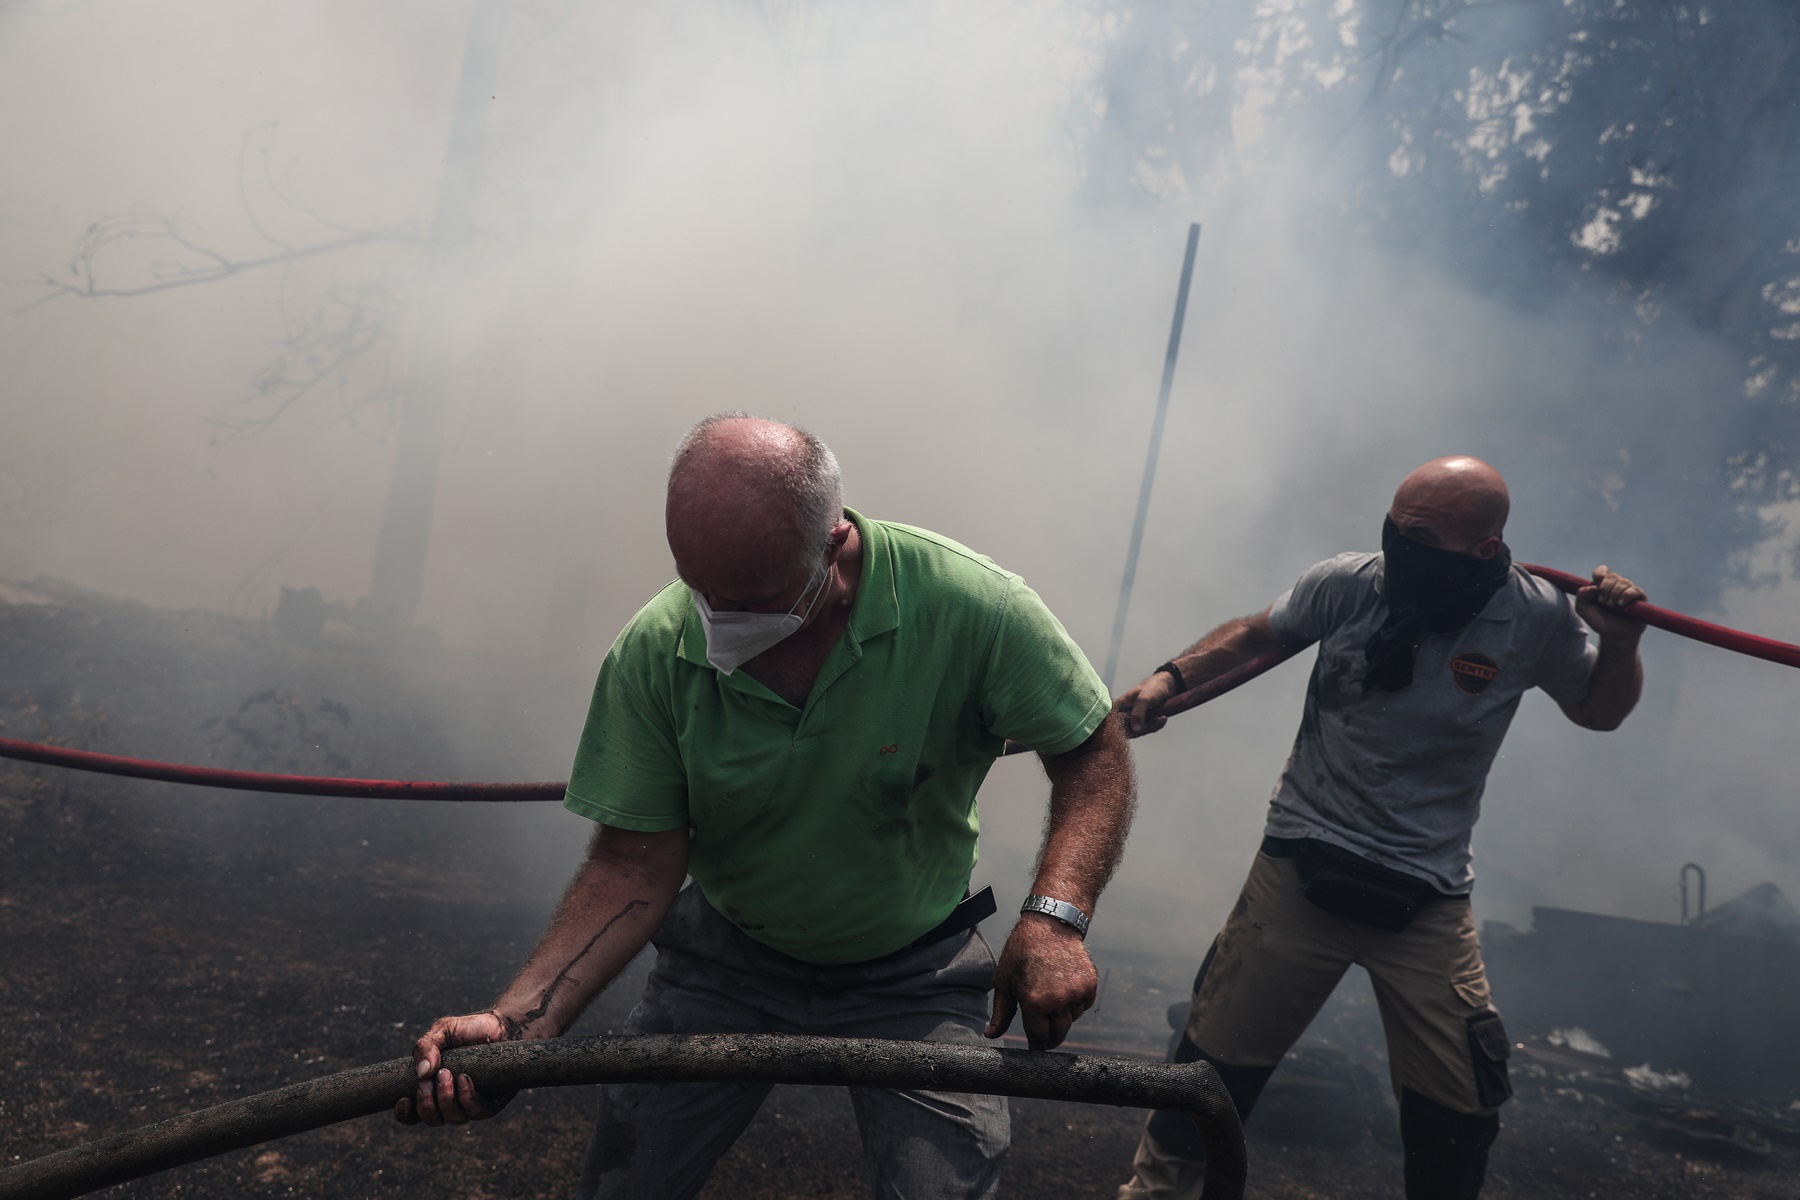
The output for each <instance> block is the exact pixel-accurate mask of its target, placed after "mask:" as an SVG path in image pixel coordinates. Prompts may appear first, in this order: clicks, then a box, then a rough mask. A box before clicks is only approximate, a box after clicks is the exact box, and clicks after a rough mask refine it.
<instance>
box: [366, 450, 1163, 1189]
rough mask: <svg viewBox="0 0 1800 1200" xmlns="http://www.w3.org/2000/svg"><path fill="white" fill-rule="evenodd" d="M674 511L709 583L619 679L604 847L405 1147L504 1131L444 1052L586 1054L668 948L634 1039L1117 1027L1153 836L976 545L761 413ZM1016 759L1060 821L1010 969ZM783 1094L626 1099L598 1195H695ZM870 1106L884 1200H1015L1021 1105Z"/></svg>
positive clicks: (456, 1022) (860, 1106)
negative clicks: (629, 973)
mask: <svg viewBox="0 0 1800 1200" xmlns="http://www.w3.org/2000/svg"><path fill="white" fill-rule="evenodd" d="M666 515H667V526H668V538H669V548H670V550H671V551H672V552H673V554H674V558H675V565H676V568H677V571H678V573H679V576H680V578H679V579H678V580H677V581H676V582H674V583H671V584H670V585H669V586H668V587H666V588H664V589H663V590H662V591H661V592H660V593H658V594H657V595H656V596H655V597H654V598H653V599H652V600H651V601H650V603H649V604H647V605H645V606H644V608H643V610H642V611H640V612H639V613H638V615H637V616H636V617H634V618H633V619H632V621H631V623H630V624H629V625H627V626H626V627H625V630H624V632H622V633H621V634H620V635H619V638H618V640H617V641H616V642H615V643H614V644H613V647H612V650H611V652H610V653H608V654H607V656H606V660H605V662H604V663H603V664H602V666H601V669H600V678H599V681H598V683H597V684H596V685H595V689H594V698H593V703H592V706H591V707H590V709H589V712H588V719H587V725H586V727H585V729H584V730H583V732H582V736H581V743H580V746H579V748H578V750H577V752H576V759H575V766H574V771H573V774H572V777H571V779H570V781H569V792H568V797H567V800H566V804H567V806H568V807H569V808H570V809H571V810H572V811H574V812H577V813H580V814H581V815H583V816H585V817H588V818H590V819H592V820H593V821H594V822H595V831H594V838H593V842H592V844H591V845H590V847H589V851H588V857H587V860H586V861H585V862H584V863H583V865H582V867H581V869H580V870H579V872H578V873H577V874H576V877H575V880H574V881H573V882H572V883H571V884H570V886H569V890H568V893H567V894H566V895H565V896H564V898H563V901H562V903H561V905H560V906H559V908H558V910H557V913H556V916H555V918H554V919H553V920H552V922H551V925H550V928H549V930H548V931H547V932H546V933H545V934H544V937H543V939H542V941H541V942H540V943H539V945H538V948H537V950H536V951H535V952H534V953H533V954H532V956H531V958H530V960H529V961H528V962H527V963H526V965H525V967H524V969H523V970H522V971H521V972H520V973H519V975H518V977H517V978H516V979H515V980H514V981H513V983H512V984H511V985H510V986H509V987H508V988H507V989H506V990H505V991H504V992H502V993H501V995H500V997H499V998H498V999H497V1000H496V1001H494V1003H493V1006H492V1007H491V1008H489V1009H488V1010H486V1011H484V1012H479V1013H472V1014H468V1015H464V1016H457V1017H445V1018H442V1019H441V1020H439V1021H438V1022H437V1023H436V1024H434V1025H433V1026H432V1027H431V1029H430V1030H429V1031H428V1032H427V1033H426V1034H425V1036H424V1037H422V1038H420V1039H419V1042H418V1043H417V1045H416V1046H415V1047H414V1051H413V1055H414V1059H415V1062H416V1063H417V1067H418V1076H419V1086H418V1090H417V1094H416V1095H415V1096H412V1097H408V1098H406V1099H403V1100H401V1101H400V1102H399V1104H398V1105H397V1106H396V1110H395V1113H396V1116H398V1117H399V1118H400V1119H401V1120H402V1121H405V1122H408V1123H412V1122H416V1121H421V1120H422V1121H424V1122H426V1123H427V1124H432V1125H438V1124H445V1123H449V1124H461V1123H463V1122H466V1121H469V1120H475V1119H481V1118H483V1117H487V1116H491V1115H492V1114H493V1113H494V1112H496V1111H498V1109H499V1107H500V1106H501V1105H502V1104H504V1103H505V1099H506V1098H505V1097H497V1096H491V1095H484V1094H482V1093H480V1092H477V1091H476V1090H475V1087H474V1085H473V1083H472V1082H471V1081H470V1080H469V1079H468V1077H467V1076H457V1077H453V1076H452V1075H451V1073H450V1072H449V1071H447V1070H445V1069H443V1068H442V1067H441V1064H440V1061H439V1059H440V1055H441V1053H442V1051H443V1050H445V1049H447V1048H448V1047H451V1046H456V1045H467V1044H471V1043H482V1042H494V1041H501V1040H516V1039H521V1038H541V1037H554V1036H556V1035H558V1034H559V1033H561V1032H562V1031H563V1030H565V1029H567V1028H568V1027H569V1025H570V1024H571V1023H572V1022H573V1021H574V1020H575V1018H576V1017H577V1016H578V1015H579V1014H580V1013H581V1011H582V1009H583V1008H585V1007H586V1006H587V1004H588V1003H589V1001H591V1000H592V999H593V997H594V996H595V995H596V994H598V992H599V991H600V989H601V988H603V987H604V986H605V985H606V984H607V982H608V981H610V980H611V979H612V978H613V977H614V976H615V975H616V974H617V973H618V972H619V970H620V969H622V968H623V967H624V966H625V964H626V963H628V962H630V961H631V959H632V958H633V957H634V956H635V955H636V954H637V952H638V951H639V950H640V949H642V947H643V945H644V943H645V942H646V941H654V942H655V944H656V947H657V959H656V966H655V968H654V969H653V971H652V972H651V976H650V980H649V983H648V985H647V986H646V989H645V992H644V997H643V999H642V1000H641V1001H640V1002H639V1004H638V1006H637V1007H636V1008H635V1009H634V1010H633V1011H632V1014H631V1017H630V1019H629V1021H628V1024H627V1031H628V1032H633V1033H727V1032H789V1033H807V1034H823V1035H832V1036H848V1037H890V1038H910V1039H918V1040H932V1041H953V1042H955V1041H965V1042H966V1041H974V1040H976V1039H977V1038H978V1037H979V1036H980V1035H981V1034H982V1033H983V1032H985V1034H986V1036H988V1037H990V1038H993V1037H999V1036H1000V1035H1001V1034H1002V1033H1004V1032H1005V1031H1006V1029H1007V1028H1008V1027H1009V1026H1010V1024H1011V1022H1012V1019H1013V1017H1014V1015H1015V1014H1017V1015H1018V1016H1019V1017H1020V1018H1021V1021H1022V1023H1023V1025H1024V1029H1025V1033H1026V1035H1027V1037H1028V1038H1029V1040H1030V1042H1031V1044H1032V1045H1033V1046H1034V1047H1036V1048H1050V1047H1054V1046H1056V1045H1058V1044H1059V1043H1060V1042H1061V1041H1062V1040H1063V1038H1064V1036H1065V1035H1066V1034H1067V1032H1068V1029H1069V1026H1070V1024H1071V1023H1072V1022H1073V1021H1074V1020H1075V1019H1076V1018H1077V1017H1079V1016H1080V1015H1081V1014H1082V1013H1083V1012H1085V1011H1086V1010H1087V1009H1088V1008H1089V1007H1090V1006H1091V1005H1092V1004H1093V1001H1094V993H1095V985H1096V978H1095V973H1094V967H1093V963H1092V962H1091V961H1090V960H1089V958H1088V955H1087V952H1086V949H1085V948H1084V946H1083V944H1082V940H1081V939H1082V936H1083V935H1084V934H1085V933H1086V928H1087V921H1088V918H1089V916H1090V915H1091V914H1092V912H1093V910H1094V903H1095V901H1096V899H1097V898H1098V896H1099V893H1100V890H1101V889H1102V888H1103V887H1104V886H1105V884H1106V881H1107V879H1108V878H1109V877H1110V876H1111V874H1112V871H1113V868H1114V867H1115V866H1116V865H1117V862H1118V858H1119V852H1120V849H1121V847H1122V846H1123V843H1124V839H1125V833H1126V829H1127V827H1128V826H1129V824H1130V819H1131V810H1132V804H1133V784H1132V772H1131V760H1130V755H1129V751H1128V749H1127V746H1126V741H1125V735H1124V729H1123V726H1122V725H1121V723H1120V722H1118V721H1117V720H1109V719H1108V711H1109V709H1110V707H1111V703H1110V698H1109V697H1108V695H1107V693H1106V690H1105V688H1104V687H1103V686H1102V685H1101V683H1100V680H1099V679H1098V677H1096V676H1095V674H1094V671H1093V669H1092V668H1091V667H1090V666H1089V665H1088V662H1087V660H1086V659H1085V658H1084V657H1083V656H1082V654H1081V651H1080V650H1079V649H1078V648H1077V647H1076V646H1075V644H1074V643H1073V642H1072V641H1071V640H1070V638H1069V636H1068V635H1067V633H1065V632H1064V631H1063V628H1062V626H1061V625H1060V624H1059V623H1058V622H1057V620H1056V618H1055V617H1054V616H1052V615H1051V613H1050V611H1049V610H1048V609H1047V608H1045V607H1044V604H1043V602H1042V601H1041V600H1039V599H1038V597H1037V595H1036V594H1035V593H1034V592H1032V590H1031V589H1030V588H1028V587H1026V586H1025V584H1024V581H1023V580H1021V579H1020V578H1019V577H1018V576H1016V575H1013V574H1010V573H1008V572H1006V571H1003V570H1001V569H1000V568H999V567H997V566H995V565H994V564H993V563H992V562H990V561H989V560H988V559H986V558H983V557H982V556H980V555H978V554H976V553H974V552H973V551H970V550H968V549H966V548H964V547H962V546H959V545H957V544H956V543H955V542H952V541H950V540H948V539H946V538H941V537H938V536H937V535H935V534H932V533H927V532H925V531H924V530H920V529H914V528H911V527H909V526H905V525H895V524H890V523H887V522H882V521H875V520H871V519H869V518H867V517H864V516H862V515H861V514H859V513H856V512H854V511H851V510H849V509H845V508H844V507H843V501H842V490H841V485H840V483H839V479H838V468H837V461H836V459H835V458H834V457H833V456H832V454H831V451H830V450H828V449H826V448H825V446H824V445H823V444H822V443H820V442H819V441H818V440H817V439H816V438H814V437H812V436H811V435H810V434H807V433H805V432H803V431H801V430H798V429H794V428H792V427H790V426H786V425H781V424H777V423H775V422H771V421H761V420H757V419H754V418H750V417H745V416H743V415H741V414H729V415H726V416H721V417H711V418H708V419H707V420H705V421H702V422H701V423H700V424H699V425H697V426H695V427H694V429H693V430H692V431H691V432H690V433H689V434H688V436H687V437H686V438H685V439H684V440H683V442H682V444H681V446H680V447H679V448H678V449H677V451H676V454H675V459H674V464H673V466H672V468H671V470H670V473H669V493H668V506H667V514H666ZM1009 738H1010V739H1015V740H1017V741H1020V742H1022V743H1024V744H1025V745H1027V746H1029V747H1031V748H1032V749H1034V750H1036V751H1037V752H1038V753H1039V755H1040V756H1041V758H1042V761H1043V763H1044V766H1045V769H1046V771H1047V773H1048V774H1049V776H1050V780H1051V791H1050V819H1049V822H1048V826H1047V831H1046V834H1045V840H1044V847H1043V851H1042V853H1041V855H1040V859H1039V864H1038V870H1037V875H1036V878H1035V880H1034V883H1033V887H1032V895H1031V897H1030V898H1029V899H1028V900H1027V902H1026V908H1025V909H1024V910H1022V915H1021V917H1020V919H1019V921H1018V923H1017V924H1016V925H1015V926H1014V927H1013V930H1012V933H1011V936H1010V937H1009V938H1008V939H1007V943H1006V946H1005V948H1004V950H1003V951H1002V953H1001V956H1000V960H999V963H998V966H997V967H996V964H995V961H994V958H993V955H992V954H991V952H990V951H989V950H988V947H987V943H986V941H985V940H984V939H983V938H982V937H981V935H980V934H979V933H977V932H976V931H975V930H974V923H975V922H976V921H978V920H980V919H981V917H982V916H985V915H986V914H987V913H989V912H991V911H992V901H991V899H988V897H987V895H986V893H984V894H983V895H982V896H978V897H975V898H972V899H965V897H967V895H968V883H969V873H970V870H971V869H972V868H973V866H974V864H975V848H976V836H977V832H978V828H979V826H978V822H977V818H976V811H975V793H976V791H977V790H978V789H979V787H980V786H981V781H982V779H983V778H984V777H985V776H986V774H987V771H988V768H989V767H990V766H991V765H992V763H993V761H994V758H995V757H996V756H997V755H998V754H999V753H1000V750H1001V747H1002V746H1003V744H1004V743H1005V741H1006V740H1007V739H1009ZM690 874H691V876H692V878H693V886H691V887H688V888H686V889H683V887H682V883H683V880H684V878H686V877H687V876H688V875H690ZM983 900H986V901H987V907H986V908H985V909H983V908H981V907H980V904H981V902H982V901H983ZM990 989H992V990H993V993H994V996H993V1002H992V1006H991V1009H990V1007H989V1005H988V1002H987V993H988V992H989V990H990ZM767 1091H768V1088H767V1086H765V1085H754V1084H681V1085H662V1086H655V1085H613V1086H608V1087H605V1088H603V1089H602V1098H601V1106H600V1118H599V1122H598V1124H597V1127H596V1129H595V1133H594V1137H593V1140H592V1142H591V1143H590V1144H589V1147H588V1151H587V1156H586V1160H585V1163H584V1166H583V1170H582V1178H581V1182H580V1185H579V1187H578V1189H577V1192H576V1194H577V1196H579V1197H596V1198H600V1197H604V1198H623V1197H633V1198H641V1197H670V1198H674V1197H688V1196H692V1195H694V1194H695V1193H696V1192H698V1191H699V1190H700V1188H701V1186H702V1185H703V1184H704V1182H705V1180H706V1176H707V1173H708V1172H709V1171H710V1169H711V1167H712V1164H713V1163H714V1162H715V1161H717V1159H718V1157H719V1156H720V1155H721V1154H723V1153H724V1152H725V1150H726V1149H727V1148H729V1146H730V1145H731V1143H732V1141H733V1140H735V1139H736V1137H737V1136H738V1134H739V1133H741V1132H742V1131H743V1129H744V1127H745V1126H746V1125H747V1124H748V1123H749V1121H750V1119H751V1117H752V1116H754V1114H755V1112H756V1109H757V1107H758V1105H760V1104H761V1102H762V1099H763V1096H764V1095H765V1094H766V1093H767ZM852 1100H853V1103H854V1106H855V1109H856V1114H857V1120H858V1124H859V1126H860V1128H861V1130H862V1135H863V1145H864V1149H865V1151H866V1153H867V1155H868V1158H869V1162H870V1166H871V1168H872V1170H873V1172H874V1176H875V1183H876V1189H877V1192H878V1193H879V1194H881V1195H893V1196H906V1197H909V1198H911V1197H920V1198H923V1197H943V1198H945V1200H949V1198H951V1197H957V1198H961V1197H985V1196H991V1195H992V1194H993V1192H994V1189H995V1187H996V1186H997V1184H998V1180H999V1169H1000V1162H1001V1159H1002V1157H1003V1156H1004V1153H1005V1150H1006V1144H1007V1138H1008V1122H1007V1110H1006V1106H1005V1102H1004V1101H1003V1100H999V1099H996V1098H994V1097H982V1096H963V1095H950V1094H946V1093H940V1092H922V1091H899V1090H891V1089H876V1088H863V1089H854V1090H853V1091H852Z"/></svg>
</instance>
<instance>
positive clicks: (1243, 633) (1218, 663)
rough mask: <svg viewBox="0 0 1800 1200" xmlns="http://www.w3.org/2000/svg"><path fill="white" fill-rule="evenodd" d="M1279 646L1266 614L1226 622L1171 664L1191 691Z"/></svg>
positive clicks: (1279, 643)
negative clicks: (1192, 688)
mask: <svg viewBox="0 0 1800 1200" xmlns="http://www.w3.org/2000/svg"><path fill="white" fill-rule="evenodd" d="M1280 645H1281V642H1280V641H1279V640H1278V639H1277V638H1276V637H1275V634H1274V632H1273V631H1272V630H1271V629H1270V628H1269V620H1268V614H1267V613H1266V612H1264V613H1258V614H1257V615H1256V616H1253V617H1238V618H1236V619H1235V620H1231V621H1227V622H1225V623H1224V624H1223V625H1221V626H1219V627H1218V628H1217V629H1215V630H1213V631H1212V632H1211V633H1209V634H1207V635H1206V636H1205V637H1203V638H1201V639H1200V640H1199V641H1197V642H1195V643H1194V644H1193V645H1192V646H1189V647H1188V648H1187V649H1186V650H1183V651H1182V652H1181V653H1180V654H1178V655H1176V656H1175V657H1174V658H1173V659H1170V661H1171V662H1173V663H1174V664H1175V668H1176V670H1178V671H1180V672H1181V678H1182V681H1183V682H1184V683H1186V684H1187V686H1188V687H1190V688H1191V687H1195V686H1197V685H1199V684H1202V683H1205V682H1206V681H1207V680H1209V679H1212V678H1214V677H1215V676H1218V675H1223V674H1224V673H1225V672H1227V671H1229V670H1231V669H1232V668H1233V667H1237V666H1241V665H1243V664H1244V663H1247V662H1249V661H1250V660H1251V659H1253V658H1255V657H1256V656H1257V655H1259V654H1267V653H1268V652H1269V651H1271V650H1274V649H1277V648H1279V647H1280Z"/></svg>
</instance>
